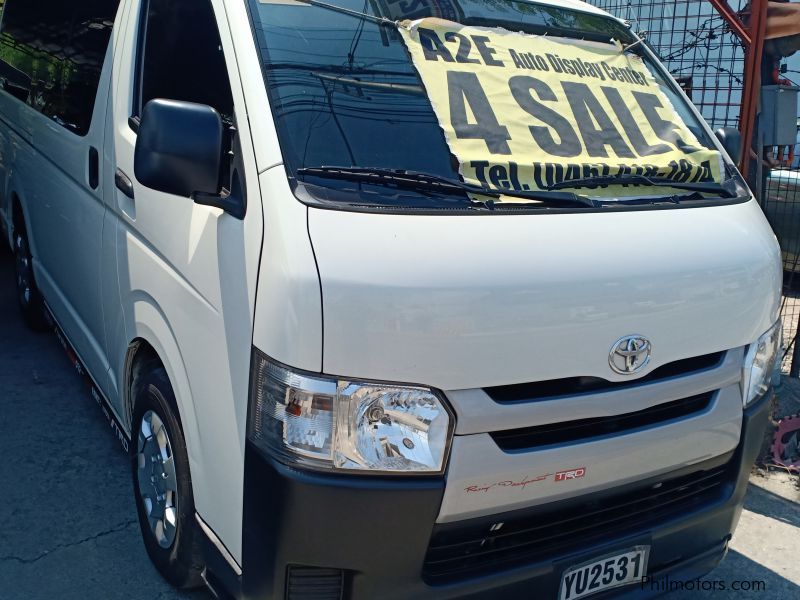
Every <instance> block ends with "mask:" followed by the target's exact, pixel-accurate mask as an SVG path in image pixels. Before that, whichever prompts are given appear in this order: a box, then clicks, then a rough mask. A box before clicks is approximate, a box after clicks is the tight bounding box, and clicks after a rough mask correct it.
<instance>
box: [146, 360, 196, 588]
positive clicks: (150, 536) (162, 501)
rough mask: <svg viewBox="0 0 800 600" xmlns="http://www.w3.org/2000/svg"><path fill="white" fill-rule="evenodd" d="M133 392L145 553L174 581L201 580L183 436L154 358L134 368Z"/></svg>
mask: <svg viewBox="0 0 800 600" xmlns="http://www.w3.org/2000/svg"><path fill="white" fill-rule="evenodd" d="M132 392H133V394H132V395H133V401H134V411H133V441H132V444H131V474H132V476H133V488H134V495H135V497H136V510H137V512H138V515H139V527H140V529H141V532H142V539H143V540H144V545H145V548H146V549H147V554H148V556H149V557H150V560H151V561H152V562H153V564H154V565H155V567H156V569H158V571H159V572H160V573H161V575H162V576H163V577H164V579H166V580H167V581H168V582H169V583H171V584H172V585H174V586H175V587H178V588H183V589H188V588H194V587H198V586H200V585H202V584H203V580H202V576H201V574H202V571H203V561H202V552H201V548H200V541H201V532H200V531H199V527H198V525H197V522H196V520H195V509H194V496H193V494H192V477H191V474H190V472H189V457H188V455H187V452H186V442H185V438H184V436H183V429H182V427H181V423H180V419H179V417H178V410H177V405H176V403H175V395H174V393H173V391H172V386H171V385H170V383H169V379H168V378H167V373H166V371H165V370H164V368H163V367H162V366H161V365H160V364H159V363H157V362H154V363H150V364H149V365H145V366H144V367H143V368H141V369H138V370H137V372H136V373H135V374H134V380H133V387H132ZM170 462H171V465H172V467H170Z"/></svg>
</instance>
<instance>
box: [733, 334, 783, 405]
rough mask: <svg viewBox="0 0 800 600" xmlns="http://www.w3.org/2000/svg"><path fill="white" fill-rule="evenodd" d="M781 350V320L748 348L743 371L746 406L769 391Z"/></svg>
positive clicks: (743, 390) (743, 391)
mask: <svg viewBox="0 0 800 600" xmlns="http://www.w3.org/2000/svg"><path fill="white" fill-rule="evenodd" d="M780 348H781V321H780V319H779V320H778V322H777V323H775V325H773V326H772V327H770V328H769V330H768V331H767V332H766V333H765V334H764V335H762V336H761V337H760V338H758V340H756V341H755V342H754V343H752V344H750V345H749V346H748V347H747V353H746V354H745V358H744V368H743V371H742V393H743V400H744V405H745V406H749V405H750V404H752V403H753V401H754V400H756V399H757V398H760V397H761V396H762V395H764V394H765V393H766V392H767V390H769V386H770V383H771V382H772V372H773V370H774V369H775V361H776V360H777V359H778V354H779V353H780Z"/></svg>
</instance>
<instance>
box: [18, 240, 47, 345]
mask: <svg viewBox="0 0 800 600" xmlns="http://www.w3.org/2000/svg"><path fill="white" fill-rule="evenodd" d="M14 265H15V273H14V275H15V279H16V284H17V301H18V303H19V308H20V311H21V312H22V317H23V319H24V320H25V323H26V325H27V326H28V327H29V328H30V329H32V330H34V331H47V330H49V329H51V324H50V320H49V319H48V318H47V309H46V308H45V306H44V300H43V299H42V294H41V293H40V292H39V288H38V287H37V286H36V279H35V278H34V275H33V256H32V255H31V250H30V244H29V243H28V235H27V233H26V232H25V229H24V228H22V227H19V228H17V230H16V231H15V232H14Z"/></svg>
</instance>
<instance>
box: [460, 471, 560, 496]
mask: <svg viewBox="0 0 800 600" xmlns="http://www.w3.org/2000/svg"><path fill="white" fill-rule="evenodd" d="M550 475H552V473H545V474H544V475H538V476H536V477H523V478H522V479H520V480H519V481H514V480H512V479H506V480H505V481H498V482H496V483H488V484H478V485H468V486H467V487H465V488H464V491H465V492H467V493H472V492H488V491H489V490H491V489H494V488H498V487H500V488H520V489H523V490H524V489H525V486H528V485H530V484H532V483H536V482H538V481H544V480H545V479H547V478H548V477H550Z"/></svg>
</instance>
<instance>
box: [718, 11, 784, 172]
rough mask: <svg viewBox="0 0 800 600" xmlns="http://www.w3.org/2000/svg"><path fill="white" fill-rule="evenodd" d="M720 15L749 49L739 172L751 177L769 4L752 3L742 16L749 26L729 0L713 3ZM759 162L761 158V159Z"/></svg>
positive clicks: (743, 95)
mask: <svg viewBox="0 0 800 600" xmlns="http://www.w3.org/2000/svg"><path fill="white" fill-rule="evenodd" d="M709 2H710V3H711V4H712V5H713V6H714V8H716V9H717V10H718V11H719V14H720V16H721V17H722V18H723V19H725V22H726V23H727V24H728V26H729V27H730V29H731V31H732V32H733V33H735V34H736V35H737V36H738V37H739V39H740V40H741V41H742V43H743V44H744V45H745V65H744V90H743V92H742V107H741V110H740V112H739V131H740V132H741V134H742V147H743V148H744V149H745V151H744V152H742V161H741V163H740V165H739V170H740V171H741V172H742V173H744V174H745V176H747V174H748V173H749V171H748V169H749V166H750V158H751V153H750V152H749V151H748V149H749V148H750V147H751V146H752V144H753V132H754V129H755V123H756V115H757V111H758V96H759V90H760V88H761V60H762V58H763V52H764V40H765V39H766V33H767V7H768V5H769V2H768V1H767V0H752V2H751V3H750V5H749V6H748V7H747V9H745V11H743V14H742V16H745V15H746V16H747V21H748V24H747V25H746V26H745V24H744V23H743V21H742V18H741V17H740V16H739V14H737V13H736V12H735V11H734V10H733V9H732V8H731V6H730V4H728V2H727V0H709ZM757 158H758V157H757Z"/></svg>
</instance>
